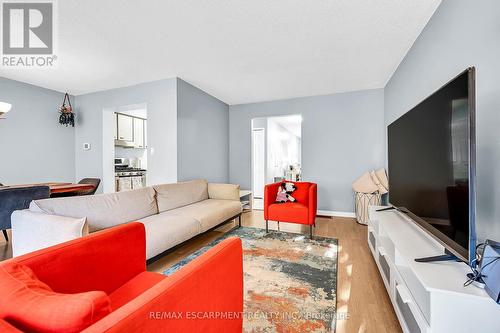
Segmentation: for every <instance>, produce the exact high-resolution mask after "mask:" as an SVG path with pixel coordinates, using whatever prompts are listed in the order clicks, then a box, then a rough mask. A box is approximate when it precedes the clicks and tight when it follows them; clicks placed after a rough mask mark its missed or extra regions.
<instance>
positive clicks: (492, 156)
mask: <svg viewBox="0 0 500 333" xmlns="http://www.w3.org/2000/svg"><path fill="white" fill-rule="evenodd" d="M499 32H500V1H498V0H481V1H470V0H444V1H443V2H442V4H441V5H440V7H439V8H438V10H437V11H436V13H435V14H434V16H433V17H432V18H431V19H430V21H429V23H428V24H427V26H426V27H425V29H424V30H423V32H422V34H421V35H420V36H419V37H418V39H417V40H416V42H415V44H414V45H413V47H412V48H411V49H410V51H409V52H408V54H407V55H406V57H405V58H404V60H403V61H402V63H401V64H400V65H399V67H398V69H397V70H396V72H395V73H394V75H393V77H392V78H391V80H390V81H389V82H388V84H387V86H386V88H385V123H386V125H387V124H389V123H391V122H392V121H394V120H395V119H397V118H398V117H399V116H401V115H402V114H404V113H405V112H406V111H407V110H409V109H411V108H412V107H413V106H415V105H416V104H417V103H418V102H419V101H421V100H422V99H424V98H425V97H427V96H428V95H430V94H431V93H432V92H434V91H435V90H437V89H438V88H439V87H441V86H442V85H443V84H445V83H446V82H448V81H449V80H450V79H452V78H453V77H455V76H456V75H457V74H459V73H460V72H461V71H462V70H464V69H465V68H466V67H468V66H471V65H473V66H475V67H476V70H477V71H476V78H477V82H476V98H477V105H476V107H477V114H476V120H477V136H476V138H477V190H478V193H477V233H478V236H479V239H480V240H481V239H484V238H492V239H496V240H497V241H498V240H500V204H499V203H500V141H499V139H498V133H499V128H500V42H499Z"/></svg>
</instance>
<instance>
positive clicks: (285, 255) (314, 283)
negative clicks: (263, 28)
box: [163, 227, 337, 332]
mask: <svg viewBox="0 0 500 333" xmlns="http://www.w3.org/2000/svg"><path fill="white" fill-rule="evenodd" d="M232 236H237V237H240V238H241V240H242V243H243V273H244V286H245V291H244V299H245V306H244V312H245V316H244V321H243V331H244V332H333V331H334V330H335V311H336V303H337V302H336V289H337V240H336V239H332V238H324V237H315V238H314V239H313V240H310V239H309V236H305V235H302V234H294V233H288V232H278V231H269V233H268V234H266V232H265V230H263V229H256V228H246V227H241V228H238V229H235V230H233V231H230V232H228V233H226V234H225V235H224V236H222V237H221V238H219V239H217V240H215V241H214V242H212V243H211V244H209V245H208V246H205V247H203V248H201V249H200V250H198V251H196V252H195V253H193V254H192V255H190V256H188V257H186V258H185V259H183V260H182V261H180V262H179V263H177V264H175V265H174V266H172V267H171V268H169V269H168V270H166V271H165V272H163V274H165V275H171V274H172V273H174V272H175V271H177V270H178V269H179V268H181V267H182V266H184V265H186V264H187V263H188V262H190V261H191V260H193V259H194V258H196V257H198V256H199V255H200V254H202V253H204V252H206V251H207V250H208V249H210V248H211V247H213V246H214V245H216V244H217V243H219V242H220V241H222V240H223V239H225V238H227V237H232Z"/></svg>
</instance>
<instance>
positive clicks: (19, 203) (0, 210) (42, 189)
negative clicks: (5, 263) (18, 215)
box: [0, 186, 50, 241]
mask: <svg viewBox="0 0 500 333" xmlns="http://www.w3.org/2000/svg"><path fill="white" fill-rule="evenodd" d="M49 196H50V188H49V187H48V186H30V187H17V188H4V189H1V190H0V229H2V232H3V236H4V237H5V240H6V241H9V237H8V236H7V229H10V228H11V221H10V216H11V214H12V212H13V211H15V210H20V209H26V208H28V207H29V205H30V202H31V201H32V200H38V199H46V198H48V197H49Z"/></svg>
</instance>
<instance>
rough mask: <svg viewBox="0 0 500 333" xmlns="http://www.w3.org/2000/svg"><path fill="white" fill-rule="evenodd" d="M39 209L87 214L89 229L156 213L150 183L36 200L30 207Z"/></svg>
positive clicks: (68, 213)
mask: <svg viewBox="0 0 500 333" xmlns="http://www.w3.org/2000/svg"><path fill="white" fill-rule="evenodd" d="M34 206H36V207H34ZM38 209H39V210H41V211H43V212H45V213H48V214H53V215H62V216H69V217H76V218H81V217H86V218H87V223H88V225H89V231H90V232H94V231H97V230H101V229H105V228H109V227H112V226H115V225H118V224H122V223H127V222H132V221H136V220H139V219H141V218H144V217H146V216H150V215H153V214H157V213H158V208H157V206H156V200H155V191H154V190H153V188H151V187H146V188H142V189H138V190H132V191H123V192H118V193H107V194H97V195H84V196H77V197H65V198H53V199H43V200H36V201H35V202H34V205H33V204H32V205H31V206H30V210H35V211H36V210H38Z"/></svg>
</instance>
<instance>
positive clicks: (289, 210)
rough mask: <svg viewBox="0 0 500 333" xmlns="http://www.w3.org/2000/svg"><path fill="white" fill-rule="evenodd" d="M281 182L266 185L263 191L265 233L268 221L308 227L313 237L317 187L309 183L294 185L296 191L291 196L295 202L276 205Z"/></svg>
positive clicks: (296, 183)
mask: <svg viewBox="0 0 500 333" xmlns="http://www.w3.org/2000/svg"><path fill="white" fill-rule="evenodd" d="M281 183H282V182H279V183H274V184H268V185H266V187H265V189H264V219H265V220H266V232H267V231H268V230H269V223H268V221H269V220H272V221H277V222H278V223H279V222H289V223H300V224H305V225H309V233H310V236H311V238H312V237H313V230H312V228H313V226H314V227H315V226H316V209H317V200H318V198H317V197H318V196H317V191H318V186H317V185H316V184H315V183H309V182H290V183H294V184H295V187H296V190H295V191H294V192H293V193H292V196H293V197H294V198H295V199H296V201H295V202H286V203H276V195H277V193H278V188H279V186H280V185H281Z"/></svg>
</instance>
